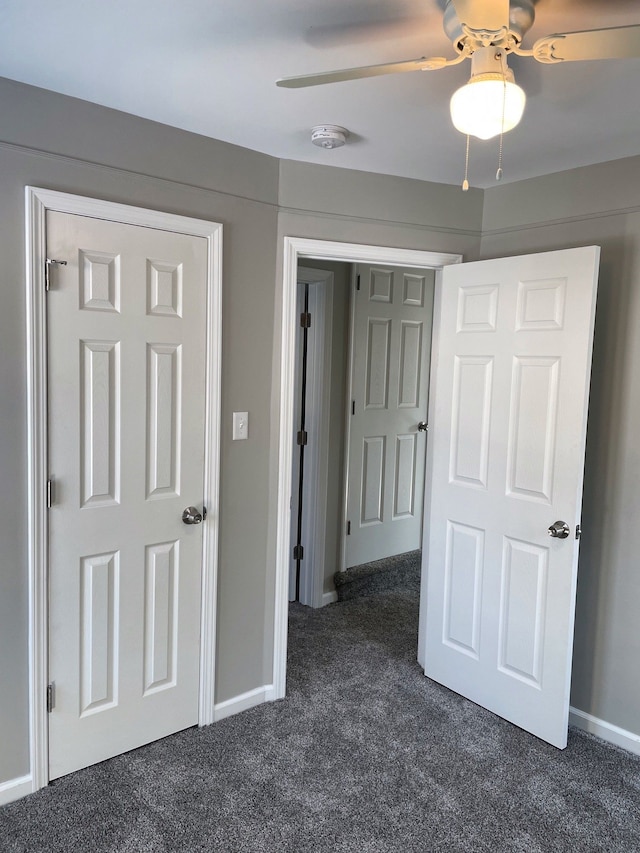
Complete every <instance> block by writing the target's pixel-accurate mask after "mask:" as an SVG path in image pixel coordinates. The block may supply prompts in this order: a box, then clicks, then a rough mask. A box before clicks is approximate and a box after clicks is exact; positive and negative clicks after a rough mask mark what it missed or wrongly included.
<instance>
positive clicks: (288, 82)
mask: <svg viewBox="0 0 640 853" xmlns="http://www.w3.org/2000/svg"><path fill="white" fill-rule="evenodd" d="M447 64H448V60H447V59H445V58H444V57H443V56H432V57H430V58H429V59H426V58H425V57H422V58H421V59H407V60H405V61H404V62H385V63H383V64H382V65H363V66H362V67H360V68H343V69H342V70H341V71H323V72H321V73H319V74H306V75H304V76H303V77H283V78H282V79H281V80H276V86H283V87H284V88H285V89H302V88H305V87H307V86H321V85H322V84H323V83H340V82H342V81H343V80H360V79H361V78H363V77H377V76H379V75H380V74H399V73H401V72H404V71H437V70H438V69H439V68H444V66H445V65H447Z"/></svg>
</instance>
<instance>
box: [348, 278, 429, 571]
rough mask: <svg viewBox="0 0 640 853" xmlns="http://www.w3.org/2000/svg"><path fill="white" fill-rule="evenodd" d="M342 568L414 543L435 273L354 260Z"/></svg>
mask: <svg viewBox="0 0 640 853" xmlns="http://www.w3.org/2000/svg"><path fill="white" fill-rule="evenodd" d="M357 272H358V274H359V282H360V287H359V289H358V290H356V291H355V305H354V309H353V310H354V329H353V364H352V397H353V414H352V416H351V419H350V427H349V471H348V496H347V518H348V520H349V522H350V523H349V525H348V529H349V530H350V533H349V535H348V536H347V537H346V559H345V567H346V568H348V567H350V566H357V565H359V564H361V563H366V562H369V561H371V560H378V559H381V558H382V557H388V556H392V555H394V554H401V553H403V552H405V551H412V550H414V549H416V548H420V546H421V539H422V497H423V492H424V465H425V449H426V442H427V437H426V433H425V432H420V431H418V423H419V422H420V421H425V422H426V420H427V404H428V390H429V365H430V357H431V322H432V309H433V287H434V273H433V271H432V270H419V269H403V268H400V267H387V266H383V265H375V266H370V265H366V264H361V265H359V266H358V268H357Z"/></svg>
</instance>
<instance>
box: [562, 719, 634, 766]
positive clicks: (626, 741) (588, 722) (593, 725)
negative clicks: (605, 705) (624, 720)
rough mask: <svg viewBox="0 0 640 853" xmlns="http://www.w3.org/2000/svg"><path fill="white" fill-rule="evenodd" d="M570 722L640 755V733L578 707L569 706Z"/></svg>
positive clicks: (578, 727)
mask: <svg viewBox="0 0 640 853" xmlns="http://www.w3.org/2000/svg"><path fill="white" fill-rule="evenodd" d="M569 723H570V724H571V725H572V726H575V727H576V728H577V729H582V730H583V731H585V732H589V733H590V734H592V735H596V736H597V737H599V738H602V740H606V741H609V743H613V744H615V745H616V746H621V747H622V748H623V749H627V750H628V751H629V752H633V753H634V754H635V755H640V734H634V732H628V731H627V730H626V729H621V728H620V727H619V726H614V725H613V723H607V721H606V720H600V719H598V717H594V716H593V715H592V714H587V713H585V711H580V710H579V709H578V708H569Z"/></svg>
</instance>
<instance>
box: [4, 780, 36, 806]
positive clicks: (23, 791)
mask: <svg viewBox="0 0 640 853" xmlns="http://www.w3.org/2000/svg"><path fill="white" fill-rule="evenodd" d="M31 793H33V782H32V779H31V774H29V775H28V776H20V777H19V778H17V779H9V781H8V782H0V806H5V805H6V804H7V803H12V802H13V801H14V800H19V799H20V798H21V797H26V795H27V794H31Z"/></svg>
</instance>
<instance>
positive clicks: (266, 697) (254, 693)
mask: <svg viewBox="0 0 640 853" xmlns="http://www.w3.org/2000/svg"><path fill="white" fill-rule="evenodd" d="M276 698H277V697H276V695H275V689H274V686H273V684H263V685H262V687H256V688H255V689H254V690H248V691H247V692H246V693H241V694H240V695H239V696H234V697H233V698H232V699H226V700H225V701H224V702H218V704H217V705H215V706H214V708H213V721H214V722H216V723H217V722H218V720H224V718H225V717H231V716H233V715H234V714H239V713H240V712H241V711H248V710H249V708H255V706H256V705H262V703H263V702H273V700H274V699H276Z"/></svg>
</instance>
